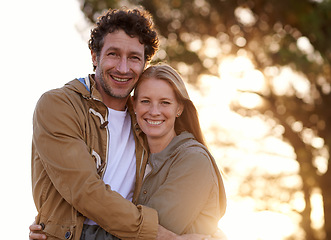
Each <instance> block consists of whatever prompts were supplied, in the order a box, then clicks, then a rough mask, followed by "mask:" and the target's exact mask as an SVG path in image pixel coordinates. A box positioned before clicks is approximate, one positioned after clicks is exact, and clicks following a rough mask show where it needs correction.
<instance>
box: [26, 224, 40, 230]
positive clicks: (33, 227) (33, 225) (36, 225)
mask: <svg viewBox="0 0 331 240" xmlns="http://www.w3.org/2000/svg"><path fill="white" fill-rule="evenodd" d="M29 229H30V231H40V230H41V226H40V225H39V224H32V225H30V227H29Z"/></svg>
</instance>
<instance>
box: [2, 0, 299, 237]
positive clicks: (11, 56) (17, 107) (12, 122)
mask: <svg viewBox="0 0 331 240" xmlns="http://www.w3.org/2000/svg"><path fill="white" fill-rule="evenodd" d="M0 25H1V30H2V34H1V38H0V48H1V49H0V50H1V52H0V58H1V65H0V66H1V67H0V70H1V77H2V81H1V83H2V84H1V86H2V89H3V95H2V96H3V98H2V111H1V118H0V133H1V137H0V141H1V144H0V151H1V153H2V161H1V163H0V178H1V179H0V180H1V181H0V184H1V190H2V194H1V196H2V199H1V200H2V204H0V210H1V213H4V215H2V217H1V220H0V224H1V226H2V229H3V231H2V236H1V239H27V238H28V232H29V230H28V226H29V225H30V224H31V223H32V222H33V220H34V216H36V214H37V212H36V209H35V206H34V203H33V199H32V189H31V166H30V156H31V136H32V115H33V111H34V107H35V104H36V102H37V101H38V99H39V97H40V96H41V94H43V93H44V92H45V91H47V90H50V89H52V88H57V87H61V86H63V85H64V84H65V83H66V82H68V81H70V80H72V79H74V78H76V77H85V76H86V75H87V74H88V73H91V72H92V64H91V57H90V51H89V49H88V46H87V40H88V37H89V36H88V35H89V30H90V26H88V25H87V24H86V22H85V20H84V17H83V14H82V13H81V11H80V9H79V3H78V0H57V1H50V0H30V1H27V0H16V1H2V2H1V3H0ZM229 61H230V60H229ZM225 64H227V63H225ZM240 64H241V66H243V65H242V63H240ZM226 66H227V65H226ZM226 66H225V67H226ZM226 68H227V69H228V67H226ZM224 75H226V74H225V73H224ZM205 81H206V82H205V84H204V86H207V85H208V81H209V82H210V79H209V80H205ZM232 82H233V81H232ZM214 83H215V82H213V84H211V85H210V88H212V87H213V86H214V89H223V93H222V94H220V92H219V91H217V92H214V93H211V92H209V93H208V94H207V95H208V96H209V97H212V96H213V95H212V94H214V95H215V97H217V98H218V99H219V97H220V96H222V99H221V102H223V103H226V102H227V101H228V99H226V98H225V95H226V94H229V93H230V94H232V93H233V91H234V89H233V88H232V87H231V86H229V85H226V84H224V82H218V84H220V85H219V86H218V87H217V88H215V85H214ZM190 95H191V97H192V96H193V98H195V99H196V100H197V101H199V104H200V103H201V104H203V103H204V101H205V105H206V106H209V107H210V108H211V109H209V111H213V112H214V113H215V111H214V109H215V107H216V105H211V103H214V104H217V107H220V105H219V104H218V103H219V101H215V99H212V98H211V99H208V98H205V99H204V100H202V99H201V98H199V96H198V95H199V94H197V93H195V92H194V91H193V90H192V89H191V92H190ZM195 95H196V96H195ZM223 98H224V99H223ZM200 100H201V101H200ZM193 101H194V99H193ZM226 110H227V107H226V106H225V105H224V108H222V115H220V112H221V111H218V112H219V114H214V117H212V115H210V112H209V113H208V108H204V109H203V110H202V111H201V112H200V116H202V117H201V120H202V122H203V123H206V124H207V123H208V124H211V123H213V122H211V121H214V123H220V122H222V123H223V125H224V126H227V128H228V129H230V130H233V131H238V126H239V125H241V122H240V121H241V120H240V119H238V116H234V115H233V114H232V115H231V114H229V115H226V114H224V112H226ZM233 123H235V126H234V124H233ZM230 124H232V126H231V125H230ZM255 124H256V123H255ZM259 126H261V124H260V125H259ZM247 129H256V128H254V127H253V125H252V126H251V127H247ZM246 133H247V131H246ZM252 134H256V130H254V133H252ZM240 166H242V165H240ZM240 166H239V165H238V167H240ZM225 184H226V187H228V190H229V192H230V194H231V186H232V184H233V183H232V184H230V183H228V182H227V180H226V179H225ZM250 205H251V203H249V202H248V203H244V204H243V203H240V204H238V203H236V202H233V201H229V202H228V209H227V213H226V215H225V217H224V219H222V221H221V226H222V228H224V230H225V231H226V233H227V234H228V236H231V239H243V238H242V235H240V234H243V235H244V236H245V239H246V240H250V239H257V238H258V237H259V238H260V239H268V240H272V239H280V238H279V235H277V234H276V233H277V232H280V231H279V228H280V227H282V226H284V225H287V226H290V229H289V230H288V231H289V232H290V231H292V230H293V229H292V225H293V223H292V222H290V221H289V219H288V218H284V216H280V215H277V214H275V213H270V212H262V213H259V214H256V213H254V212H252V211H251V209H250V208H249V207H247V206H250ZM266 218H269V219H271V218H272V219H273V220H274V221H275V222H270V224H269V225H266V226H265V227H264V228H263V229H264V231H262V232H261V228H260V225H261V224H263V223H264V222H265V219H266ZM249 223H253V224H249ZM272 223H274V224H272ZM281 224H283V225H281ZM275 226H276V227H275ZM277 226H278V227H277ZM238 228H239V230H240V231H238ZM258 228H260V230H257V229H258ZM233 229H235V230H233ZM283 230H284V227H283ZM257 232H259V233H258V234H257ZM268 233H269V234H270V233H273V238H271V237H270V236H267V234H268ZM266 236H267V237H266ZM263 237H264V238H263Z"/></svg>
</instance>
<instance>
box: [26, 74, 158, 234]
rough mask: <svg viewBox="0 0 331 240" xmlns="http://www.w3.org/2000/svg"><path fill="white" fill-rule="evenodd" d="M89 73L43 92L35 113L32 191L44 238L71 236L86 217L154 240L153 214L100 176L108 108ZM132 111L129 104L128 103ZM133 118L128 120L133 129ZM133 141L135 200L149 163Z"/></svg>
mask: <svg viewBox="0 0 331 240" xmlns="http://www.w3.org/2000/svg"><path fill="white" fill-rule="evenodd" d="M100 99H101V96H100V93H99V92H98V91H97V90H96V88H95V82H94V80H93V75H90V76H89V77H87V78H85V79H79V80H78V79H75V80H73V81H71V82H69V83H67V84H66V85H65V86H64V87H62V88H59V89H54V90H51V91H49V92H46V93H45V94H43V95H42V96H41V98H40V100H39V101H38V103H37V105H36V109H35V112H34V116H33V139H32V159H31V161H32V162H31V164H32V166H31V169H32V190H33V198H34V202H35V205H36V208H37V210H38V216H37V217H36V223H38V224H41V225H42V227H43V228H44V229H43V232H44V233H46V235H47V239H48V240H52V239H74V240H78V239H79V238H80V235H81V231H82V227H83V223H84V221H85V219H86V217H87V218H89V219H91V220H93V221H95V222H97V223H98V224H99V225H100V226H101V227H102V228H104V229H105V230H106V231H107V232H109V233H111V234H113V235H114V236H117V237H119V238H121V239H155V238H156V234H157V229H158V217H157V212H156V211H155V210H154V209H151V208H148V207H145V206H141V205H138V206H136V205H135V204H133V203H132V202H130V201H128V200H126V199H124V198H123V197H122V196H121V195H120V194H118V193H116V192H114V191H112V190H111V187H110V186H108V185H105V183H104V182H103V180H102V177H103V174H104V171H105V168H106V164H107V151H108V130H107V118H108V116H107V114H108V109H107V107H106V106H105V105H104V103H103V102H102V101H101V100H100ZM127 105H128V109H129V112H130V114H131V116H132V115H134V114H133V110H132V104H131V101H130V100H129V101H128V104H127ZM135 126H136V120H135V119H134V118H132V129H133V131H134V132H135V133H136V132H137V131H136V130H135ZM134 135H135V141H136V158H137V163H136V164H137V170H136V186H135V187H136V188H135V193H134V197H133V202H136V199H137V195H138V192H139V190H140V187H141V182H142V179H143V174H144V173H143V172H144V169H145V165H146V162H147V154H144V153H146V151H145V150H144V148H143V147H142V146H143V141H142V139H141V138H140V137H138V136H137V134H134Z"/></svg>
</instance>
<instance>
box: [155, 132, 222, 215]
mask: <svg viewBox="0 0 331 240" xmlns="http://www.w3.org/2000/svg"><path fill="white" fill-rule="evenodd" d="M191 147H199V148H202V149H204V150H205V152H206V154H207V155H208V157H209V159H210V161H211V164H212V165H213V168H214V170H215V173H216V176H217V179H218V186H219V196H220V199H219V201H220V213H221V216H223V215H224V214H225V210H226V194H225V189H224V184H223V179H222V176H221V173H220V171H219V168H218V166H217V164H216V161H215V159H214V157H213V156H212V155H211V153H210V152H209V150H208V149H207V148H206V147H205V146H204V145H203V144H201V143H199V142H198V141H197V140H195V138H194V136H193V134H191V133H189V132H186V131H185V132H182V133H181V134H179V135H178V136H176V137H174V138H173V139H172V141H171V142H170V143H169V145H168V146H167V147H166V148H165V149H164V150H162V151H161V152H159V153H153V154H150V156H151V158H153V162H150V164H151V165H152V166H153V169H160V168H161V167H162V166H163V165H164V164H165V162H166V161H165V159H171V158H172V157H173V156H174V155H176V154H178V152H179V151H180V150H181V149H183V148H184V149H185V148H191Z"/></svg>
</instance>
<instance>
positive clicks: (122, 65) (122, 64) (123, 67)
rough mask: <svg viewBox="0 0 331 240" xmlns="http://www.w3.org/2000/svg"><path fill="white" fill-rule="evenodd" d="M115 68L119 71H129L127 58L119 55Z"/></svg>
mask: <svg viewBox="0 0 331 240" xmlns="http://www.w3.org/2000/svg"><path fill="white" fill-rule="evenodd" d="M116 70H117V71H118V72H120V73H127V72H128V71H129V65H128V60H127V58H126V57H121V58H120V59H119V60H118V63H117V66H116Z"/></svg>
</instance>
